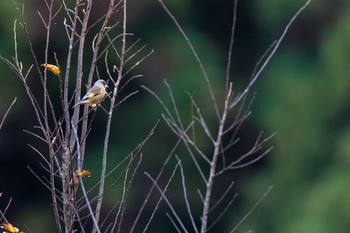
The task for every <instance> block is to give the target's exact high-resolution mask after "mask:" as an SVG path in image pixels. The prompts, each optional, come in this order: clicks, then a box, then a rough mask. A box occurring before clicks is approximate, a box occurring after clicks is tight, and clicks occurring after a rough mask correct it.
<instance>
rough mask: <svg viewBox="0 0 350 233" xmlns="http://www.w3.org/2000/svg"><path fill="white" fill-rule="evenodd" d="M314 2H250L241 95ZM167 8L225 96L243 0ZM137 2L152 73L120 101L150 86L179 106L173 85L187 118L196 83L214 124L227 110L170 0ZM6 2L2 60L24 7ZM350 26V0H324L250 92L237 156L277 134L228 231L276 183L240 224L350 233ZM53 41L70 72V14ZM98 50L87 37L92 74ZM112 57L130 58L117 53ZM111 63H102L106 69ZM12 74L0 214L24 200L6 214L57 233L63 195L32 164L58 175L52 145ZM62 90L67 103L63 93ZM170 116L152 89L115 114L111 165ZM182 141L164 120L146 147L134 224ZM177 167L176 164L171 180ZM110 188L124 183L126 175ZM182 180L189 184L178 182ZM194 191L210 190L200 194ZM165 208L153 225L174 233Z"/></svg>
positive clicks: (40, 31)
mask: <svg viewBox="0 0 350 233" xmlns="http://www.w3.org/2000/svg"><path fill="white" fill-rule="evenodd" d="M106 2H107V1H104V0H95V2H94V10H93V17H94V18H95V19H98V18H99V13H101V11H102V10H103V9H105V8H106V7H107V3H106ZM304 2H305V1H302V0H296V1H289V0H246V1H239V3H238V10H237V25H236V31H235V44H234V48H233V66H232V73H231V74H232V75H231V76H232V77H231V81H232V82H233V85H234V90H235V91H236V92H239V91H241V90H242V88H243V87H244V86H245V85H246V84H247V82H248V81H249V78H250V75H251V74H252V72H253V70H254V67H255V65H256V64H257V62H258V60H259V59H260V57H261V56H262V55H263V54H264V53H265V51H266V50H267V49H268V48H269V46H270V45H271V44H272V42H273V41H274V40H276V39H277V38H278V37H279V36H280V35H281V33H282V32H283V29H284V27H285V25H286V24H287V23H288V22H289V20H290V19H291V17H292V16H293V14H294V13H295V12H296V11H297V10H298V8H299V7H300V6H302V4H304ZM165 3H166V4H167V5H168V7H169V9H170V10H171V11H172V12H173V13H174V15H175V16H176V18H177V19H178V21H179V23H180V24H181V25H182V26H183V28H184V30H185V31H186V33H187V35H188V37H189V38H190V40H191V41H192V44H193V45H194V47H195V48H196V49H197V52H198V54H199V56H200V57H201V59H202V62H203V65H204V66H205V68H206V70H207V72H208V74H209V77H210V79H211V81H212V83H213V87H214V88H215V93H216V94H217V95H218V97H219V99H220V98H222V92H223V90H224V89H223V87H224V82H225V76H224V74H225V68H226V58H227V51H228V45H229V38H230V28H231V25H232V14H233V11H232V9H233V1H232V0H218V1H211V0H201V1H199V0H177V1H173V0H168V1H165ZM128 7H129V8H128V31H129V32H130V33H133V34H134V35H133V36H132V37H131V38H130V41H136V40H137V39H138V38H140V39H141V42H140V44H146V45H147V47H146V49H145V50H144V55H145V54H147V53H148V52H149V51H151V50H152V49H154V51H155V52H154V53H153V54H152V55H151V56H150V57H149V58H147V59H146V60H145V61H144V62H143V63H142V64H141V65H140V66H139V67H138V68H137V69H136V70H134V71H133V75H136V74H142V75H143V78H141V79H139V80H137V81H135V82H133V83H131V84H130V85H129V87H128V88H127V89H125V90H124V93H121V96H123V95H127V94H128V93H130V92H132V91H135V90H138V89H140V87H139V86H140V84H144V85H146V86H148V87H149V88H151V89H152V90H154V91H155V92H157V93H158V94H159V95H160V96H161V97H162V98H164V101H165V102H166V103H169V98H168V96H167V88H166V86H165V85H164V83H163V80H164V79H166V80H167V81H168V82H169V84H170V85H171V86H172V88H173V91H174V95H175V98H176V99H177V101H178V102H177V103H178V106H179V109H180V111H181V112H182V113H183V114H184V118H186V117H188V116H189V114H190V113H189V111H190V101H189V98H188V95H187V94H186V91H188V92H190V93H195V96H196V98H197V99H200V100H201V101H202V103H204V106H203V107H204V108H203V110H202V111H203V112H204V113H205V114H206V116H207V117H208V118H209V119H212V118H213V114H214V112H213V111H212V108H211V107H210V104H208V105H207V107H205V106H206V105H205V103H207V102H208V103H209V96H208V91H207V89H206V84H205V82H204V80H203V77H202V74H201V72H200V69H199V67H198V65H197V64H196V62H195V60H194V57H193V55H192V54H191V52H190V49H189V47H188V45H187V44H186V42H185V40H184V39H183V37H182V36H181V35H180V33H179V31H178V30H177V28H176V27H175V25H174V24H173V23H172V21H171V19H170V18H169V17H168V16H167V15H166V13H165V12H164V10H163V9H162V7H161V6H160V4H159V3H158V2H157V1H156V0H147V1H129V2H128ZM0 9H1V10H0V11H1V14H0V35H1V37H0V41H1V43H0V54H1V55H2V56H3V57H6V58H11V57H12V56H13V54H14V45H13V22H14V20H15V19H17V18H18V15H17V13H16V9H15V7H14V5H13V3H12V1H0ZM37 11H40V12H42V14H43V15H45V1H39V0H33V1H26V3H25V20H26V22H27V26H28V27H29V33H30V37H31V40H32V43H33V47H34V50H35V53H36V54H37V56H38V60H39V62H41V63H43V62H44V60H43V59H44V48H45V47H44V45H45V37H46V35H45V29H44V26H43V25H42V24H41V21H40V18H39V16H38V14H37V13H36V12H37ZM59 16H63V14H62V15H59ZM349 22H350V2H349V1H346V0H335V1H327V0H318V1H315V0H314V1H313V2H311V4H310V5H309V7H307V9H306V10H305V11H304V12H303V13H302V14H301V15H300V17H298V18H297V20H296V21H295V22H294V24H293V26H292V27H291V28H290V31H289V32H288V34H287V36H286V38H285V39H284V41H283V42H282V44H281V46H280V48H279V49H278V51H277V53H276V54H275V55H274V57H273V58H272V60H271V62H270V64H269V65H268V66H267V68H266V69H265V70H264V72H263V73H262V75H261V77H260V79H259V80H258V81H257V82H256V85H255V86H254V89H253V90H252V92H251V97H253V96H254V95H255V98H254V102H253V105H252V107H251V110H252V115H251V117H250V118H249V119H248V120H247V121H246V122H245V124H244V126H243V128H242V130H241V131H240V135H239V136H240V137H242V140H241V144H240V145H239V146H238V148H237V150H238V151H239V150H244V149H245V148H249V146H251V145H252V144H253V143H254V140H255V138H256V136H257V135H258V134H259V132H260V131H263V132H264V135H266V136H268V135H271V134H273V133H275V132H276V133H277V134H276V135H275V136H274V137H273V139H272V140H271V141H270V142H269V145H270V146H273V147H274V149H273V150H272V152H271V153H269V154H268V155H267V156H265V157H264V158H263V159H262V160H260V161H259V162H257V163H255V164H254V165H252V166H250V167H247V168H244V169H241V170H234V171H231V172H229V173H228V175H227V177H228V180H230V179H231V178H233V179H234V181H235V192H237V193H238V197H237V199H236V201H235V203H234V204H233V206H232V208H231V211H229V212H228V214H227V215H226V216H225V218H223V220H222V221H221V222H220V223H219V225H218V227H217V228H216V229H215V232H225V230H226V231H228V230H229V229H231V228H232V227H234V226H236V225H237V224H238V223H239V222H240V220H241V219H242V218H243V216H244V215H245V214H246V213H247V212H248V211H249V210H250V208H251V207H252V206H253V205H254V204H255V203H256V202H257V200H258V199H259V198H261V197H262V195H263V193H264V192H265V191H266V190H267V189H268V188H269V187H270V186H271V185H273V189H272V191H271V192H270V193H269V194H268V195H267V197H266V198H265V199H264V200H263V201H262V203H261V204H260V205H259V206H258V207H257V208H256V209H255V210H254V211H253V212H252V213H251V214H250V215H249V217H248V218H247V219H246V220H245V221H244V222H243V224H242V225H240V227H239V228H238V229H237V231H236V232H269V233H279V232H284V233H289V232H290V233H292V232H293V233H294V232H317V233H326V232H344V233H345V232H350V198H349V195H350V188H349V178H350V169H349V165H350V120H349V116H350V107H349V100H350V92H349V91H348V90H349V87H350V78H349V71H348V69H349V61H350V42H349V41H350V24H349ZM119 29H120V27H119ZM18 31H19V32H18V35H17V39H18V43H19V44H18V47H19V48H18V49H19V55H20V58H21V60H22V61H23V64H24V67H25V68H26V69H27V68H28V67H29V66H30V65H31V64H32V63H33V59H32V57H31V55H30V53H29V49H28V46H27V44H26V42H25V39H24V38H25V37H24V34H23V33H22V32H21V30H20V27H19V25H18ZM91 38H93V35H90V40H89V41H90V43H91ZM130 44H131V42H130ZM51 45H52V46H51V47H50V59H49V62H50V63H55V60H54V58H53V53H54V52H55V53H56V54H57V57H58V60H59V61H60V65H61V68H62V70H64V69H65V64H64V61H65V56H66V51H67V41H66V37H65V32H64V31H63V27H62V18H60V17H57V18H56V20H55V22H54V24H53V35H52V37H51ZM90 48H91V46H90V45H89V44H87V52H86V64H85V65H86V67H85V69H86V72H85V73H87V71H88V70H89V61H90V59H91V57H89V55H90V54H91V53H90V52H88V50H89V49H90ZM110 62H111V63H113V62H115V63H117V61H113V59H111V60H110ZM103 68H104V66H103V65H101V68H100V69H101V70H103ZM0 70H1V85H0V117H1V118H2V116H3V115H4V113H5V111H6V110H7V108H8V106H9V105H10V103H11V102H12V100H13V99H14V98H15V97H17V98H18V99H17V102H16V104H15V105H14V107H13V109H12V110H11V112H10V114H9V115H8V117H7V119H6V121H5V124H4V126H3V128H2V130H1V131H0V164H1V169H0V192H1V193H3V194H2V197H1V198H0V208H1V209H2V210H3V209H4V208H5V206H6V204H7V202H8V200H9V199H10V198H11V197H12V198H13V199H12V203H11V206H10V208H9V211H8V213H7V215H6V216H7V218H8V220H9V221H10V222H13V223H14V224H15V225H16V226H18V227H20V228H21V229H23V230H24V231H27V230H26V227H25V226H27V227H28V228H29V229H30V230H31V231H32V232H53V231H54V229H55V226H54V217H53V213H52V209H51V204H50V203H51V200H50V191H49V190H48V189H46V188H45V187H44V186H43V185H42V184H41V183H40V182H39V181H38V180H37V179H36V178H35V176H34V175H33V174H32V173H31V172H30V171H29V169H28V167H30V168H31V169H32V170H33V171H35V172H36V174H37V175H38V176H47V174H46V172H45V171H44V170H43V168H42V167H41V163H42V162H43V161H42V159H41V158H40V157H39V156H38V155H37V154H36V153H35V152H34V151H33V150H31V149H30V148H29V146H28V144H31V145H34V146H35V147H37V148H39V149H41V150H42V151H45V145H44V144H42V143H41V142H40V141H39V140H37V139H35V138H33V137H32V136H30V135H28V134H27V133H25V132H24V131H23V130H34V131H36V129H34V127H35V125H36V124H37V122H36V119H35V115H34V112H33V110H32V108H31V105H30V102H29V99H28V97H27V96H26V93H25V90H24V88H23V86H22V84H21V81H20V80H19V79H18V78H17V77H16V76H15V75H14V73H13V72H12V71H11V70H10V69H9V68H8V67H7V66H6V64H5V63H4V62H0ZM102 73H103V71H102ZM72 74H73V75H74V73H72ZM49 76H50V74H49ZM36 78H38V77H36V75H35V73H34V72H33V75H31V76H30V77H29V80H28V82H29V83H30V85H31V86H32V87H33V88H34V89H35V88H38V90H40V85H39V80H37V79H36ZM49 78H50V80H49V86H50V87H51V88H52V89H55V88H56V87H58V85H59V80H58V78H57V77H55V76H53V75H51V76H50V77H49ZM51 78H52V79H51ZM57 90H58V89H57ZM38 93H40V92H38ZM53 93H55V92H54V91H53ZM53 98H56V99H57V100H58V98H59V93H58V91H57V93H56V95H53ZM162 112H163V109H162V108H161V106H160V105H159V103H158V102H157V101H156V100H155V99H154V98H153V97H152V96H150V94H148V93H146V92H145V91H140V93H139V94H138V95H136V96H134V97H132V98H131V99H129V100H128V101H127V102H125V103H123V104H122V105H120V106H119V107H118V108H117V109H116V114H115V119H114V122H113V126H112V131H113V135H112V139H111V143H110V154H109V163H108V164H109V165H110V167H109V169H111V168H113V167H114V166H115V165H116V164H117V163H118V162H119V161H121V160H122V159H123V158H124V157H125V156H126V155H127V154H128V153H130V151H131V150H132V149H133V148H134V147H135V146H136V145H138V144H139V143H140V142H141V141H142V140H143V138H145V136H146V135H147V134H148V132H149V130H150V129H151V128H152V127H153V125H154V124H155V123H156V121H157V120H158V119H160V118H161V113H162ZM106 118H107V117H106V114H105V113H104V112H103V111H98V112H97V116H96V118H95V119H94V123H93V127H94V131H93V133H92V134H91V137H90V138H89V139H88V144H89V145H88V148H87V151H88V152H87V155H86V161H85V166H86V168H88V170H90V171H91V172H92V174H93V175H92V178H91V179H89V180H87V181H86V186H88V187H89V186H92V185H93V184H94V183H96V182H97V181H98V176H99V174H100V169H101V165H100V161H101V160H100V156H101V154H102V143H103V133H104V132H101V130H95V129H96V128H97V129H98V128H99V127H100V128H103V129H104V124H105V120H106ZM213 123H215V122H213ZM213 127H214V126H213ZM175 142H176V138H175V137H174V135H172V133H171V132H170V131H169V130H168V129H167V127H166V125H165V123H164V122H162V121H161V122H160V123H159V125H158V127H157V130H156V132H155V135H154V136H153V137H152V138H151V139H150V140H149V142H148V143H147V144H146V146H145V149H144V155H143V156H144V158H143V164H142V166H141V168H140V171H139V173H138V175H137V177H136V179H135V182H134V185H133V192H131V194H130V196H129V203H128V205H127V209H128V212H127V215H126V217H125V218H126V222H127V223H129V222H132V221H133V219H134V217H133V216H135V213H137V211H138V209H139V205H140V203H142V200H143V199H144V196H145V191H144V190H147V187H148V186H149V185H150V184H151V182H150V181H149V180H148V179H147V178H146V177H145V176H144V175H143V172H144V171H148V172H149V173H150V174H152V175H153V176H155V175H156V174H157V172H158V171H159V170H160V168H161V166H162V164H163V162H164V160H165V159H166V157H167V155H168V154H169V152H170V151H171V149H172V147H173V146H174V143H175ZM209 149H210V148H208V150H209ZM180 156H181V153H180ZM187 162H188V163H187ZM184 163H185V164H184V166H185V171H186V174H187V180H186V181H187V182H188V185H189V187H191V186H196V185H195V184H196V183H195V182H197V181H198V180H197V178H196V175H195V173H196V171H195V170H194V171H193V170H191V166H192V165H191V164H190V160H189V159H187V160H186V158H184ZM186 168H188V169H186ZM171 172H172V170H171V167H170V168H169V174H171ZM109 182H113V178H111V181H109ZM223 183H225V181H223ZM174 184H177V185H180V183H179V179H177V180H175V181H174ZM117 186H118V185H117ZM223 187H225V185H218V186H217V189H218V192H220V191H219V190H220V188H223ZM117 188H118V187H115V188H114V189H113V190H112V191H111V192H110V193H108V195H107V198H106V206H105V208H106V209H108V205H110V206H113V204H114V203H115V202H116V199H115V197H116V194H115V193H116V192H118V190H117ZM119 188H120V186H119ZM178 189H179V188H178ZM191 194H192V195H193V196H194V197H196V198H197V197H198V196H196V192H195V191H194V192H193V193H191ZM169 196H170V198H171V199H172V200H173V201H174V203H175V204H177V203H178V202H179V203H180V202H181V201H180V199H181V198H182V192H181V190H176V186H175V187H174V188H173V190H172V191H169ZM113 198H114V199H113ZM177 199H179V201H178V202H177ZM193 204H194V207H193V208H194V211H195V212H200V211H201V209H196V207H198V206H199V205H198V204H200V203H197V202H196V201H193ZM163 208H164V209H165V211H158V212H157V214H158V215H157V216H156V218H155V220H154V223H152V224H151V228H150V232H175V231H174V229H173V227H172V226H171V224H170V222H169V220H168V219H167V218H166V217H165V214H164V213H165V212H169V210H167V209H166V208H167V207H166V205H162V206H161V210H163ZM147 211H151V209H150V210H147ZM181 213H182V212H181ZM183 214H185V212H184V213H183ZM126 229H127V228H126ZM165 229H167V230H165ZM124 232H127V230H125V231H124Z"/></svg>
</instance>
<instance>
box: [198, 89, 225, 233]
mask: <svg viewBox="0 0 350 233" xmlns="http://www.w3.org/2000/svg"><path fill="white" fill-rule="evenodd" d="M231 94H232V84H231V85H230V87H229V91H228V93H227V95H226V99H225V106H224V111H223V113H222V116H221V119H220V123H219V130H218V133H217V138H216V141H215V143H214V152H213V156H212V160H211V163H210V172H209V177H208V182H207V184H206V193H205V198H204V203H203V212H202V217H201V219H202V224H201V233H205V232H207V226H208V215H209V209H210V201H211V194H212V192H213V185H214V179H215V173H216V163H217V161H218V158H219V156H220V150H221V145H222V138H223V134H224V127H225V123H226V119H227V114H228V111H229V105H230V99H231Z"/></svg>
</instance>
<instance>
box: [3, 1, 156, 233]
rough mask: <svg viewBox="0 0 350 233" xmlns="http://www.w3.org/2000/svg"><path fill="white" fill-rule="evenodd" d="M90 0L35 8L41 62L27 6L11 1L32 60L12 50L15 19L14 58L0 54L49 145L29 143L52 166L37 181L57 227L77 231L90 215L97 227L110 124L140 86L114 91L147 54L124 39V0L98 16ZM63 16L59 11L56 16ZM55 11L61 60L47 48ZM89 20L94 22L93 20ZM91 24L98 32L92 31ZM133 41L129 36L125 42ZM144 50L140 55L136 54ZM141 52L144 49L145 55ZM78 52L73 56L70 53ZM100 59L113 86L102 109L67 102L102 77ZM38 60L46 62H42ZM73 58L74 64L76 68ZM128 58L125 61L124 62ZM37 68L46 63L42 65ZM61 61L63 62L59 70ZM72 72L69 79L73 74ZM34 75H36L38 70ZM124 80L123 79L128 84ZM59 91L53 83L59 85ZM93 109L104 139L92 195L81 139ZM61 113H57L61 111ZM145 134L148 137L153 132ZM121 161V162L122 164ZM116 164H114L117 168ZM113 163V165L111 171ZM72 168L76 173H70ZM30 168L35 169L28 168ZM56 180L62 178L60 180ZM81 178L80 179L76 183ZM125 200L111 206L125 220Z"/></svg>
mask: <svg viewBox="0 0 350 233" xmlns="http://www.w3.org/2000/svg"><path fill="white" fill-rule="evenodd" d="M93 2H94V1H88V0H86V1H85V0H77V1H76V2H75V3H74V4H73V5H70V2H66V1H64V0H63V1H61V2H57V1H54V0H48V1H45V4H46V8H47V9H46V10H47V12H39V11H38V15H39V17H40V19H41V22H42V25H43V27H44V28H45V30H46V44H45V51H43V53H44V61H43V62H39V61H38V59H37V57H38V56H37V53H38V52H37V51H34V48H33V45H32V41H31V38H30V33H29V30H28V27H27V25H26V22H25V21H24V18H23V15H24V7H23V6H21V5H19V4H17V3H16V2H15V5H16V8H17V11H18V14H19V17H20V20H19V21H20V26H21V27H22V29H23V32H24V34H25V37H26V41H27V44H28V46H29V48H30V52H31V55H32V58H33V61H34V63H33V64H31V65H29V66H27V65H24V64H23V63H22V62H21V58H20V57H19V55H18V54H19V52H18V49H17V21H15V23H14V45H15V50H14V56H13V58H12V59H7V58H4V57H1V58H2V59H3V60H4V61H5V62H6V63H7V64H8V65H9V67H10V68H11V69H12V70H13V71H14V72H15V74H16V76H17V77H18V78H19V79H20V80H21V81H22V84H23V86H24V88H25V91H26V93H27V95H28V97H29V99H30V102H31V105H32V108H33V110H34V112H35V115H36V119H37V124H38V126H36V127H35V129H38V131H26V132H27V133H29V134H31V135H33V136H34V137H36V138H38V139H39V140H41V141H43V142H44V143H45V144H46V145H47V151H40V150H39V149H37V148H36V147H35V146H30V147H31V148H32V149H33V150H34V151H36V152H37V153H38V154H39V155H40V156H41V158H42V159H43V160H44V161H45V163H44V165H43V167H44V169H46V170H47V171H48V172H49V178H48V179H46V178H42V177H37V178H38V179H40V181H41V182H42V183H43V184H44V185H45V186H46V187H47V188H48V189H49V190H51V196H52V202H53V210H54V215H55V220H56V225H57V231H58V232H73V229H74V225H75V223H77V222H78V223H79V224H80V226H81V230H82V231H84V227H83V225H84V224H86V222H87V221H90V222H91V224H92V225H93V232H101V228H100V225H99V222H100V216H101V206H102V202H103V197H104V193H105V192H106V187H105V179H106V177H107V176H108V175H109V174H110V173H111V172H109V173H108V174H107V170H106V163H107V156H108V146H109V142H110V131H111V125H112V122H113V121H112V119H113V113H114V110H115V107H116V106H117V105H118V104H119V103H121V102H123V101H125V100H126V99H127V98H130V97H131V96H133V95H135V94H136V93H137V91H136V92H133V93H129V94H128V95H127V97H125V98H124V99H118V98H119V95H118V94H119V91H120V89H122V88H123V86H121V81H122V80H124V79H126V78H127V79H128V81H126V82H124V83H126V84H128V83H129V82H130V81H131V80H133V79H136V78H139V77H141V75H137V76H133V77H130V73H131V71H132V70H133V69H134V68H135V67H137V66H138V65H139V64H140V63H141V62H142V61H143V60H144V59H145V58H146V57H148V56H149V55H150V54H151V53H152V51H151V52H149V53H148V54H144V53H143V51H144V48H145V46H141V47H140V46H138V43H139V41H138V40H136V42H132V40H128V37H130V36H131V34H130V33H127V28H126V26H127V24H126V22H127V15H126V5H127V1H126V0H125V1H122V0H118V1H115V0H110V1H109V2H108V8H107V9H106V11H105V12H104V13H103V15H101V17H100V18H99V19H93V18H92V17H91V11H92V7H93ZM62 14H63V15H64V16H63V17H62V16H61V15H62ZM117 16H121V21H116V20H115V19H113V17H115V18H117ZM57 17H60V18H59V19H58V21H59V22H60V23H62V24H63V26H64V29H65V33H66V40H67V42H68V47H67V51H66V56H65V57H66V60H58V59H57V58H56V55H55V53H54V51H52V49H51V47H52V43H53V41H52V40H53V39H52V37H51V35H52V34H53V32H52V30H53V27H52V24H53V21H54V20H56V18H57ZM93 20H94V21H93ZM119 23H121V24H122V30H121V31H120V32H119V35H117V36H112V35H113V34H114V33H116V32H118V29H117V25H118V24H119ZM92 31H97V34H95V35H93V34H92ZM129 41H130V42H131V43H128V42H129ZM88 47H91V48H92V51H93V53H92V57H89V58H88V59H87V55H86V52H85V50H86V49H87V48H88ZM53 53H54V55H55V60H56V64H55V65H52V64H48V61H49V58H50V57H52V54H53ZM140 54H141V55H140ZM142 54H143V55H142ZM75 58H76V60H74V59H75ZM111 58H113V60H117V61H118V62H119V63H118V64H112V65H111V64H110V62H109V60H111ZM85 61H91V64H90V65H89V67H88V69H89V70H90V71H89V73H88V74H87V75H86V76H85V75H84V74H83V70H86V67H84V65H83V64H84V62H85ZM99 61H102V62H104V64H105V65H104V67H100V70H101V69H102V68H103V69H105V70H106V73H107V74H108V80H105V81H108V82H109V85H110V86H111V87H112V88H113V91H112V92H111V93H108V94H107V95H106V98H107V99H109V101H105V102H106V103H105V104H104V106H106V105H108V108H107V110H106V109H105V108H104V107H103V106H97V107H96V108H89V107H88V106H87V105H86V106H84V109H83V112H81V111H80V107H75V108H72V106H74V105H75V104H77V103H78V102H79V101H80V99H81V96H82V88H83V87H84V84H85V83H86V90H88V89H89V88H90V87H91V86H92V83H93V79H94V77H96V76H97V77H99V72H98V71H99V67H98V65H97V63H98V62H99ZM40 63H43V64H42V65H40ZM73 64H77V66H76V67H73ZM126 64H127V67H128V68H126ZM41 66H42V67H44V70H43V71H42V68H41ZM60 67H65V69H62V70H61V68H60ZM50 72H53V73H54V74H55V75H57V76H58V77H59V80H60V82H59V85H58V86H57V88H59V90H60V103H59V104H57V103H55V104H54V101H53V99H52V97H51V96H52V93H53V92H54V91H55V90H52V89H51V88H52V87H49V86H48V76H49V75H52V74H51V73H50ZM34 73H36V75H35V76H39V77H40V79H39V82H40V85H41V90H42V93H41V94H40V93H36V92H35V91H34V89H35V88H34V87H33V86H31V85H30V84H29V82H28V80H30V79H32V77H33V76H34ZM72 77H74V78H72ZM35 78H37V77H35ZM72 83H75V85H74V86H73V87H74V91H73V92H72V91H70V89H71V87H72V85H73V84H72ZM126 84H125V85H126ZM56 90H57V89H56ZM97 111H103V112H105V114H106V115H107V120H106V122H105V129H106V130H105V139H104V144H103V155H102V159H101V163H102V171H101V175H100V181H99V183H98V184H97V185H96V187H94V188H98V190H99V191H98V194H97V195H96V196H94V197H90V196H89V195H88V193H89V192H90V191H91V190H89V191H86V190H85V187H84V184H83V182H82V176H81V175H78V174H82V173H81V171H83V164H84V157H85V154H86V141H87V138H88V136H89V133H90V131H91V128H92V127H93V123H94V121H93V120H94V116H95V114H96V112H97ZM60 112H62V115H61V116H60V115H59V113H60ZM152 133H153V130H151V131H150V134H149V135H148V136H146V138H145V141H146V140H147V139H148V138H149V137H150V136H151V134H152ZM144 143H145V142H142V143H140V144H139V145H138V146H136V147H135V150H134V151H132V152H131V153H130V154H129V155H128V156H126V158H125V159H124V161H122V163H123V164H124V165H125V166H124V168H123V169H122V168H121V169H120V170H121V171H123V172H122V174H123V175H124V185H125V187H124V195H125V192H127V190H128V187H129V186H130V184H128V182H130V183H131V181H132V179H133V175H134V173H135V172H136V170H137V168H138V166H134V167H132V165H133V164H139V163H140V160H141V158H142V156H141V149H142V147H143V145H144ZM120 165H121V164H119V165H118V166H120ZM118 166H116V167H118ZM115 170H116V169H114V171H115ZM74 171H77V172H74ZM33 173H34V174H35V171H33ZM58 182H59V183H60V184H59V183H58ZM78 184H79V186H78ZM78 187H81V189H82V193H83V194H82V197H77V196H76V194H77V188H78ZM123 205H124V203H123V200H121V201H120V203H119V211H118V212H117V213H116V215H117V216H119V218H118V217H116V219H118V220H119V222H121V221H122V218H121V217H120V215H121V214H122V212H123ZM84 211H85V212H86V211H88V213H89V214H88V215H87V217H85V220H84V224H83V222H82V219H84V218H82V213H84Z"/></svg>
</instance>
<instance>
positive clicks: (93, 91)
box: [73, 79, 108, 108]
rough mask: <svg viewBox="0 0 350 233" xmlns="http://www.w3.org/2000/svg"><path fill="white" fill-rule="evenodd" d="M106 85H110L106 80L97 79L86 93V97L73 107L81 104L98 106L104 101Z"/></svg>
mask: <svg viewBox="0 0 350 233" xmlns="http://www.w3.org/2000/svg"><path fill="white" fill-rule="evenodd" d="M106 87H108V86H107V83H106V81H105V80H103V79H99V80H97V81H96V82H95V84H94V85H93V86H92V87H91V88H90V90H89V91H88V92H87V93H86V95H84V97H83V98H82V99H81V100H80V101H79V102H78V103H77V104H76V105H74V106H73V108H74V107H76V106H77V105H79V104H84V105H89V106H90V107H92V108H96V106H97V105H99V104H100V103H101V102H102V101H103V99H104V97H105V95H106Z"/></svg>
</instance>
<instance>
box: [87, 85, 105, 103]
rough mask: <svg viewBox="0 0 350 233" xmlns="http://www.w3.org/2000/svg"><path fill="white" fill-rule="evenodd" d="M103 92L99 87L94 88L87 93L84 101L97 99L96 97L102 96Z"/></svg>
mask: <svg viewBox="0 0 350 233" xmlns="http://www.w3.org/2000/svg"><path fill="white" fill-rule="evenodd" d="M102 92H103V88H101V87H99V86H93V87H91V89H90V90H89V91H88V93H86V95H85V96H84V97H83V99H82V100H86V99H91V98H93V97H95V96H96V95H99V94H101V93H102Z"/></svg>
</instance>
